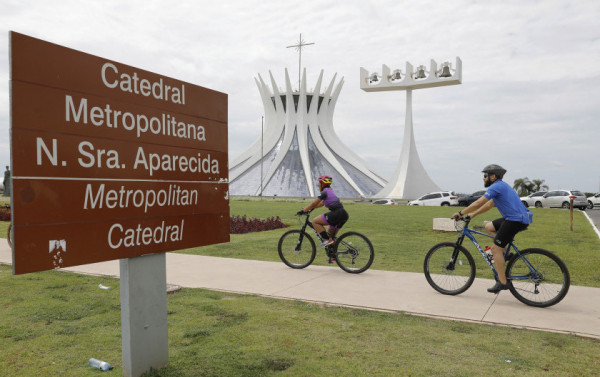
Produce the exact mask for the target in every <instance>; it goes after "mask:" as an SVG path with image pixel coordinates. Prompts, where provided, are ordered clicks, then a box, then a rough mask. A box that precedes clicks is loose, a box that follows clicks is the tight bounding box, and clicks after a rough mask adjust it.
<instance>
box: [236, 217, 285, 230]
mask: <svg viewBox="0 0 600 377" xmlns="http://www.w3.org/2000/svg"><path fill="white" fill-rule="evenodd" d="M279 228H287V225H285V224H284V223H282V222H281V219H280V218H279V216H277V217H269V218H267V219H265V220H261V219H257V218H247V217H246V215H244V216H231V218H230V228H229V231H230V233H231V234H244V233H252V232H262V231H265V230H273V229H279Z"/></svg>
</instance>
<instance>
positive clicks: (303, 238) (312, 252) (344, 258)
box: [277, 211, 375, 274]
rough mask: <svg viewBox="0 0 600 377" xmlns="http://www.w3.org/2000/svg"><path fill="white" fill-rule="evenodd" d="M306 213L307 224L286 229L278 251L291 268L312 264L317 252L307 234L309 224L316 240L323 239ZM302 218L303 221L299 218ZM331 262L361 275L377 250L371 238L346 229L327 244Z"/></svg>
mask: <svg viewBox="0 0 600 377" xmlns="http://www.w3.org/2000/svg"><path fill="white" fill-rule="evenodd" d="M311 212H312V211H309V212H306V213H305V214H304V215H303V216H305V220H304V223H303V224H302V223H301V224H302V226H301V227H300V229H294V230H290V231H287V232H286V233H284V234H283V236H281V238H280V239H279V244H278V245H277V250H278V251H279V257H280V258H281V260H282V261H283V263H285V264H286V265H288V266H289V267H291V268H305V267H307V266H309V265H310V264H311V263H312V262H313V261H314V260H315V256H316V255H317V247H316V245H315V241H314V240H313V239H312V237H311V236H310V235H309V234H308V233H306V227H309V228H311V229H312V230H313V232H314V233H315V236H316V237H317V240H319V242H323V239H322V238H321V235H320V234H319V233H317V231H316V230H315V229H314V228H313V225H312V223H311V222H310V221H309V214H310V213H311ZM299 221H301V220H299ZM325 252H326V254H327V257H328V258H329V263H333V261H335V262H336V263H337V265H338V266H340V268H341V269H342V270H344V271H346V272H349V273H351V274H359V273H361V272H364V271H366V270H367V269H368V268H369V267H371V264H372V263H373V259H374V258H375V251H374V250H373V245H372V244H371V241H369V239H368V238H367V237H365V236H364V235H362V234H360V233H358V232H346V233H344V234H342V235H341V236H339V237H338V238H335V242H334V243H333V244H332V245H330V246H326V247H325Z"/></svg>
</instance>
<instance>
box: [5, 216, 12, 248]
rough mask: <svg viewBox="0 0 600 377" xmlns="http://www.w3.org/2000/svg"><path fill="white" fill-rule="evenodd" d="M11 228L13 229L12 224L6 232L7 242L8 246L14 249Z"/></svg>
mask: <svg viewBox="0 0 600 377" xmlns="http://www.w3.org/2000/svg"><path fill="white" fill-rule="evenodd" d="M11 228H12V222H11V223H10V224H8V231H7V232H6V241H7V242H8V246H9V247H12V233H11Z"/></svg>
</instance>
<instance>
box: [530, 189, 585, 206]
mask: <svg viewBox="0 0 600 377" xmlns="http://www.w3.org/2000/svg"><path fill="white" fill-rule="evenodd" d="M571 199H573V207H575V208H579V209H580V210H582V211H585V209H586V208H587V206H588V202H587V199H586V197H585V195H583V194H582V193H581V191H577V190H554V191H548V192H547V193H546V194H544V196H542V197H540V198H539V199H536V200H535V206H536V207H537V208H540V207H544V208H552V207H555V208H556V207H557V208H565V209H569V207H570V206H571V204H570V201H571Z"/></svg>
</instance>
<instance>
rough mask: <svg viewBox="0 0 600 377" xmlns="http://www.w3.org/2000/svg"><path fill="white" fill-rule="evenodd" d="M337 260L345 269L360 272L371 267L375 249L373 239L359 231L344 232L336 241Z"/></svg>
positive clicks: (355, 272)
mask: <svg viewBox="0 0 600 377" xmlns="http://www.w3.org/2000/svg"><path fill="white" fill-rule="evenodd" d="M334 255H335V262H336V263H337V265H338V266H339V267H340V268H341V269H342V270H344V271H346V272H348V273H351V274H360V273H361V272H364V271H366V270H368V269H369V267H371V264H373V260H374V259H375V250H374V249H373V244H372V243H371V241H370V240H369V239H368V238H367V237H366V236H364V235H363V234H360V233H358V232H347V233H344V234H342V235H341V236H340V237H339V238H338V239H337V240H336V242H335V251H334Z"/></svg>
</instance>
